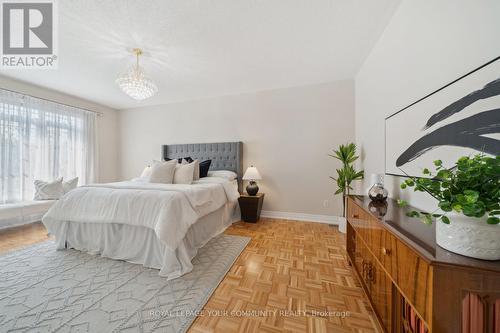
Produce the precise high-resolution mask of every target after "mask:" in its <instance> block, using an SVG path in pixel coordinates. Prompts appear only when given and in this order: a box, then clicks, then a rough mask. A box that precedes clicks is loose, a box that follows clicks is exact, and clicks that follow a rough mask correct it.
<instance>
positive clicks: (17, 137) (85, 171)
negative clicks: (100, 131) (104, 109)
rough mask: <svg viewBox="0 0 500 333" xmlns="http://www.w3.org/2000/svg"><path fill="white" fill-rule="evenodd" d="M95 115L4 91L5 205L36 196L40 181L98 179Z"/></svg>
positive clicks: (0, 99)
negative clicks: (37, 184)
mask: <svg viewBox="0 0 500 333" xmlns="http://www.w3.org/2000/svg"><path fill="white" fill-rule="evenodd" d="M96 150H97V149H96V114H95V113H92V112H89V111H85V110H82V109H78V108H74V107H70V106H66V105H62V104H58V103H54V102H50V101H46V100H42V99H38V98H35V97H31V96H25V95H22V94H18V93H14V92H10V91H6V90H1V89H0V204H2V203H3V204H5V203H13V202H19V201H24V200H32V199H33V181H34V180H35V179H43V180H53V179H56V178H58V177H64V178H72V177H79V183H80V184H86V183H89V182H92V181H94V180H95V179H94V178H95V163H96Z"/></svg>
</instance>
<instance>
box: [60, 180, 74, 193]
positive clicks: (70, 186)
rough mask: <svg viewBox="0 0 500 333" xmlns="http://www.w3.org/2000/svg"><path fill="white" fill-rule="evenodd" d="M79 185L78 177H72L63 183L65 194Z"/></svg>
mask: <svg viewBox="0 0 500 333" xmlns="http://www.w3.org/2000/svg"><path fill="white" fill-rule="evenodd" d="M77 185H78V177H75V178H72V179H70V180H67V181H65V182H63V183H62V187H63V192H64V194H66V193H68V192H69V191H71V190H73V189H75V188H76V186H77Z"/></svg>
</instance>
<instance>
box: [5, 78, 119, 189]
mask: <svg viewBox="0 0 500 333" xmlns="http://www.w3.org/2000/svg"><path fill="white" fill-rule="evenodd" d="M0 88H4V89H9V90H13V91H16V92H19V93H24V94H28V95H32V96H36V97H40V98H46V99H50V100H53V101H56V102H60V103H64V104H68V105H72V106H75V107H81V108H85V109H88V110H92V111H97V112H101V113H102V114H103V115H102V116H100V117H98V118H97V121H98V140H99V166H98V167H99V170H98V174H99V175H98V181H99V182H110V181H115V180H117V179H118V178H119V177H118V176H119V175H118V171H119V170H118V150H117V148H118V114H117V111H116V110H114V109H111V108H108V107H105V106H102V105H99V104H96V103H93V102H90V101H87V100H83V99H81V98H78V97H74V96H70V95H67V94H64V93H61V92H57V91H54V90H50V89H46V88H43V87H40V86H35V85H32V84H29V83H26V82H22V81H18V80H14V79H10V78H7V77H3V76H0Z"/></svg>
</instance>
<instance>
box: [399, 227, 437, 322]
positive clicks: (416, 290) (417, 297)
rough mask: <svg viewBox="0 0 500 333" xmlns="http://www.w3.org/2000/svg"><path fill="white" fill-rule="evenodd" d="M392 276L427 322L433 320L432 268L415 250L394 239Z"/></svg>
mask: <svg viewBox="0 0 500 333" xmlns="http://www.w3.org/2000/svg"><path fill="white" fill-rule="evenodd" d="M391 250H392V253H391V259H392V269H391V272H392V273H391V275H392V279H393V280H394V282H395V284H396V285H397V286H398V288H399V289H400V291H401V293H402V294H403V296H404V297H405V298H406V299H407V300H408V301H409V302H410V303H411V304H412V305H413V306H414V307H415V309H416V310H417V312H418V313H419V315H420V316H421V317H422V318H423V319H424V320H425V321H426V322H430V319H431V295H432V268H431V266H430V265H429V264H428V263H427V262H426V261H425V260H424V259H422V258H421V257H420V256H419V255H417V254H416V253H415V252H414V250H412V249H411V248H409V247H408V246H407V245H405V244H403V242H401V241H400V240H399V239H397V238H396V237H394V236H393V237H392V248H391Z"/></svg>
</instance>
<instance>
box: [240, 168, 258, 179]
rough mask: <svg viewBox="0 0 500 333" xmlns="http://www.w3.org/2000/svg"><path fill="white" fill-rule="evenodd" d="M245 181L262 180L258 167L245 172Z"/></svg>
mask: <svg viewBox="0 0 500 333" xmlns="http://www.w3.org/2000/svg"><path fill="white" fill-rule="evenodd" d="M243 179H244V180H259V179H262V177H261V176H260V173H259V170H257V168H256V167H254V166H250V167H248V168H247V171H245V174H244V175H243Z"/></svg>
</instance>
